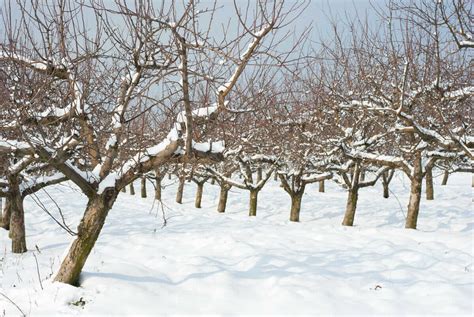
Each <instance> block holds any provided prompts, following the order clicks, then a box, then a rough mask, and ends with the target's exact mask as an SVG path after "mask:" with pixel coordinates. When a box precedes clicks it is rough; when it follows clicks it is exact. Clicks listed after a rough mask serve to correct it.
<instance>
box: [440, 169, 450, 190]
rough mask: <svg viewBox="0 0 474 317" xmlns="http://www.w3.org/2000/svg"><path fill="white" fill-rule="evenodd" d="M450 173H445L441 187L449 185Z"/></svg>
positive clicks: (446, 171)
mask: <svg viewBox="0 0 474 317" xmlns="http://www.w3.org/2000/svg"><path fill="white" fill-rule="evenodd" d="M448 177H449V171H448V170H445V171H444V173H443V180H442V181H441V185H443V186H445V185H446V184H447V183H448Z"/></svg>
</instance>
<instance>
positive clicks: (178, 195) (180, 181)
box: [176, 176, 185, 204]
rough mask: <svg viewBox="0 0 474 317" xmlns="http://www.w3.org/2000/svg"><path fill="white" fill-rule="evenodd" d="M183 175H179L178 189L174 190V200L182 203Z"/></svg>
mask: <svg viewBox="0 0 474 317" xmlns="http://www.w3.org/2000/svg"><path fill="white" fill-rule="evenodd" d="M184 181H185V178H184V177H181V176H180V177H179V184H178V191H177V192H176V202H177V203H178V204H182V203H183V191H184Z"/></svg>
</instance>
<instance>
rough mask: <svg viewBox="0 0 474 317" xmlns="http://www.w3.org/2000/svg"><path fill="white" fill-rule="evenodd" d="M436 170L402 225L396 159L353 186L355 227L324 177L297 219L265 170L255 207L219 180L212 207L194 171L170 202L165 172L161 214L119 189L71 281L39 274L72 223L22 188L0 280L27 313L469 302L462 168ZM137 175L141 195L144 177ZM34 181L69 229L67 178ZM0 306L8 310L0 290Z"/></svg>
mask: <svg viewBox="0 0 474 317" xmlns="http://www.w3.org/2000/svg"><path fill="white" fill-rule="evenodd" d="M440 178H441V176H439V177H437V178H436V179H435V183H436V185H435V200H434V201H426V200H424V199H423V201H422V203H421V212H420V219H419V230H416V231H415V230H406V229H404V228H403V224H404V213H405V206H406V205H407V203H408V192H409V187H408V179H407V178H405V177H403V176H402V173H398V174H396V175H395V176H394V180H393V181H392V185H391V190H392V191H393V192H392V193H391V198H389V199H383V198H382V188H381V184H377V186H375V187H374V188H367V189H364V190H361V192H360V195H359V206H358V210H357V214H356V219H355V223H356V226H355V227H343V226H341V225H340V222H341V220H342V217H343V212H344V207H345V203H346V201H345V198H346V194H347V192H346V191H345V190H343V189H341V188H340V187H338V186H337V185H335V184H334V183H333V182H329V181H328V182H327V183H326V193H318V192H317V184H313V185H309V186H308V187H307V189H306V193H305V195H304V198H303V204H302V213H301V222H300V223H291V222H289V221H288V217H289V209H290V199H289V196H288V195H287V194H286V193H285V192H284V191H283V190H282V189H281V188H280V187H279V183H278V182H274V181H273V180H270V181H269V182H268V185H267V186H265V187H264V188H263V190H262V192H261V194H260V196H259V209H258V213H257V217H252V218H250V217H248V215H247V203H248V193H247V192H246V191H243V190H237V189H232V190H231V192H230V194H229V201H228V211H227V212H226V213H225V214H218V213H217V212H216V211H215V209H216V205H217V201H218V195H219V188H218V187H217V186H211V185H209V184H206V185H205V187H204V197H203V208H202V209H199V210H198V209H195V208H194V207H193V204H194V197H193V196H194V193H195V186H194V185H188V183H187V184H186V187H185V191H184V195H185V196H184V199H183V202H184V203H183V205H179V204H176V203H174V195H175V193H176V187H177V181H176V180H175V179H173V180H171V181H170V180H167V179H166V180H165V182H166V183H165V185H166V186H167V187H165V188H164V191H163V199H164V206H163V209H164V211H165V214H166V217H167V219H168V223H167V225H166V226H165V227H163V225H162V224H163V222H162V214H161V207H162V206H161V205H160V206H158V205H157V204H156V203H155V204H154V205H153V199H152V198H148V199H141V198H138V197H137V196H130V195H129V194H121V195H120V196H119V198H118V201H117V203H116V205H115V206H114V208H113V210H112V211H111V212H110V213H109V216H108V219H107V223H106V225H105V226H104V229H103V232H102V234H101V236H100V238H99V240H98V241H97V243H96V246H95V248H94V250H93V251H92V253H91V256H90V257H89V259H88V261H87V263H86V265H85V268H84V272H83V274H82V281H81V287H80V288H74V287H71V286H68V285H64V284H60V283H51V281H50V278H51V277H52V276H54V273H55V272H56V270H57V269H58V266H59V263H60V259H61V257H62V255H63V254H64V251H65V250H66V249H67V247H68V245H69V244H70V241H71V240H72V239H73V237H71V236H69V235H68V234H67V233H65V232H64V231H62V229H60V228H58V227H57V226H56V225H54V223H53V220H51V219H50V218H49V216H48V215H46V214H45V213H44V212H42V211H41V209H40V208H38V207H37V206H36V205H35V204H34V203H33V201H32V200H31V198H27V199H26V201H25V204H26V206H25V207H26V208H25V211H26V226H27V244H28V249H29V250H30V251H29V252H28V253H25V254H23V255H13V254H12V253H10V251H9V247H10V241H9V239H8V234H7V232H6V231H5V230H0V249H1V250H2V252H1V255H0V292H1V293H3V294H5V295H6V296H8V297H9V298H10V299H11V300H13V301H14V302H15V303H16V304H17V305H18V306H19V307H20V308H21V309H22V310H23V311H24V312H25V313H26V314H28V315H32V316H37V315H44V316H63V315H69V316H71V315H74V316H82V315H84V316H85V315H96V316H97V315H135V316H136V315H142V314H148V315H155V316H156V315H159V314H160V315H163V314H188V315H191V314H192V315H195V314H226V315H228V314H264V313H266V314H271V315H275V314H285V315H295V314H311V315H325V314H331V315H341V314H358V315H381V314H384V315H385V314H388V315H394V316H395V315H397V316H400V315H407V314H422V315H434V314H451V315H456V316H459V315H465V316H472V313H473V306H472V301H471V299H472V296H473V295H474V294H473V285H474V283H473V282H474V280H473V270H474V267H473V252H474V251H473V238H472V237H473V234H474V222H473V217H472V192H471V191H472V189H471V188H470V183H471V174H454V175H452V176H451V177H450V179H449V181H448V185H447V186H440V185H439V183H440V181H441V180H440ZM138 184H139V183H138V182H137V184H136V186H138ZM148 189H149V191H150V192H149V197H153V195H152V191H153V188H152V186H148ZM46 190H47V191H48V193H49V194H50V195H51V196H52V197H53V198H54V199H55V200H56V201H57V202H58V203H59V204H60V206H61V208H62V210H63V212H64V215H65V219H66V222H67V224H68V225H70V226H71V228H73V229H75V227H76V226H77V224H78V223H79V219H80V217H81V214H82V211H83V208H84V207H85V205H86V200H85V198H84V197H83V196H81V195H80V194H79V192H78V190H77V189H76V188H75V187H68V185H57V186H52V187H49V188H47V189H46ZM38 196H39V197H40V198H42V201H43V203H44V204H45V206H46V207H47V208H48V210H50V211H51V212H52V213H53V214H55V215H57V216H58V217H59V215H58V212H57V208H56V207H55V205H54V203H53V202H52V201H51V200H49V198H47V197H46V195H45V194H44V193H43V192H40V193H38ZM399 204H401V205H402V208H401V207H400V205H399ZM36 246H37V247H38V249H39V251H40V252H39V251H36ZM33 254H34V255H35V256H36V258H37V259H38V263H39V266H38V269H39V273H40V276H41V279H42V286H43V288H44V289H43V290H42V289H41V286H40V283H39V280H38V274H37V271H36V264H35V258H34V256H33ZM81 298H82V300H83V301H84V302H85V304H84V306H80V305H79V304H80V302H79V301H80V299H81ZM72 303H76V304H78V305H79V306H76V305H73V304H72ZM0 314H5V315H6V316H16V315H18V314H19V312H18V311H17V309H16V308H15V307H14V306H13V305H11V304H10V303H9V302H8V301H7V300H6V299H5V298H3V297H2V296H0Z"/></svg>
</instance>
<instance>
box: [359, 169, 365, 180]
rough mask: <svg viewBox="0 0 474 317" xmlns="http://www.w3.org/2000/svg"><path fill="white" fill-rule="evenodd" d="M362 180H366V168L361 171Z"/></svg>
mask: <svg viewBox="0 0 474 317" xmlns="http://www.w3.org/2000/svg"><path fill="white" fill-rule="evenodd" d="M360 181H361V182H363V181H365V170H362V171H360Z"/></svg>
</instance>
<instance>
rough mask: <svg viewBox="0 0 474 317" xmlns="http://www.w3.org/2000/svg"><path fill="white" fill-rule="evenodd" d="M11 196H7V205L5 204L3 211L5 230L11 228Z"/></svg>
mask: <svg viewBox="0 0 474 317" xmlns="http://www.w3.org/2000/svg"><path fill="white" fill-rule="evenodd" d="M10 206H11V204H10V198H8V197H6V198H5V205H4V206H3V213H2V219H1V227H2V228H3V229H5V230H10V218H11V212H12V210H11V208H10Z"/></svg>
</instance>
